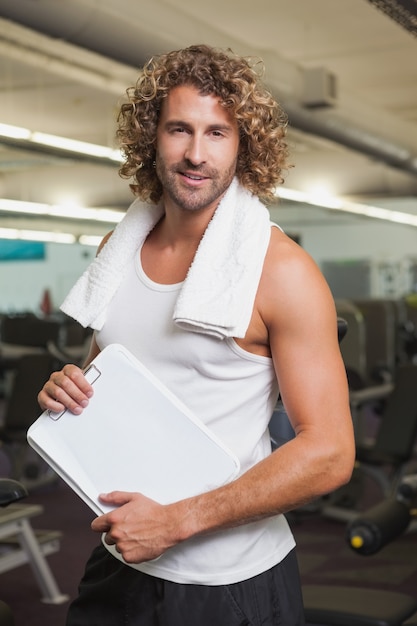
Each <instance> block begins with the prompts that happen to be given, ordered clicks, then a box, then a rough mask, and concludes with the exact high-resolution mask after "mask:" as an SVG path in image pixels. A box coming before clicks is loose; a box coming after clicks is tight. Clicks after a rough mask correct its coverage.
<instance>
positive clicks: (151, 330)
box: [96, 252, 295, 585]
mask: <svg viewBox="0 0 417 626" xmlns="http://www.w3.org/2000/svg"><path fill="white" fill-rule="evenodd" d="M180 289H181V283H180V284H174V285H161V284H157V283H155V282H153V281H152V280H150V279H149V278H148V277H147V276H146V275H145V273H144V271H143V269H142V266H141V263H140V253H139V252H138V254H137V255H136V258H135V263H132V264H131V267H130V268H129V269H128V271H127V273H126V276H125V278H124V280H123V281H122V284H121V286H120V287H119V289H118V291H117V292H116V294H115V296H114V298H113V300H112V301H111V303H110V305H109V307H108V311H107V319H106V322H105V324H104V326H103V328H102V330H100V331H99V332H97V333H96V339H97V343H98V345H99V347H100V349H103V348H104V347H105V346H107V345H108V344H110V343H120V344H122V345H124V346H125V347H126V348H128V349H129V350H130V351H131V352H132V353H133V354H135V355H136V357H137V358H138V359H140V360H141V361H142V362H143V363H144V364H145V365H146V366H147V367H148V368H149V369H150V370H151V371H152V372H153V373H154V374H156V375H157V376H158V377H159V379H160V380H161V381H162V382H163V383H164V384H165V385H166V386H167V387H168V388H169V389H171V391H172V392H173V393H175V394H176V395H177V396H178V397H179V398H180V399H181V400H182V401H183V402H184V403H185V404H186V405H187V406H188V407H189V408H190V409H191V410H192V411H193V412H194V413H195V415H197V416H198V417H199V418H200V419H201V420H202V421H203V422H204V423H205V424H206V425H207V426H208V427H209V428H210V429H212V430H213V432H214V433H215V434H216V435H217V436H218V437H220V438H221V440H222V441H223V442H224V443H225V445H226V446H228V447H229V448H230V449H231V450H232V451H233V452H234V453H235V454H236V455H237V457H238V458H239V461H240V465H241V473H243V472H245V471H246V470H247V469H249V468H250V467H252V466H253V465H254V464H255V463H257V462H258V461H260V460H261V459H263V458H265V457H266V456H267V455H269V454H270V452H271V446H270V439H269V433H268V423H269V420H270V417H271V414H272V411H273V409H274V407H275V404H276V400H277V396H278V385H277V381H276V377H275V373H274V368H273V365H272V359H270V358H268V357H264V356H259V355H255V354H252V353H249V352H247V351H245V350H243V349H242V348H240V347H239V346H238V345H237V343H236V342H235V341H234V340H233V339H224V340H221V339H216V338H214V337H211V336H208V335H204V334H202V333H194V332H190V331H185V330H181V329H179V328H178V327H177V326H176V325H175V324H174V322H173V321H172V314H173V310H174V305H175V301H176V298H177V296H178V293H179V290H180ZM172 445H175V441H173V442H172ZM167 471H169V468H167ZM294 545H295V542H294V538H293V536H292V534H291V531H290V529H289V527H288V524H287V521H286V519H285V517H284V516H283V515H278V516H275V517H271V518H268V519H265V520H261V521H257V522H252V523H250V524H246V525H243V526H238V527H237V528H232V529H227V530H223V531H218V532H215V533H211V534H209V535H205V536H200V537H194V538H192V539H189V540H187V541H184V542H182V543H180V544H178V545H177V546H174V547H173V548H171V549H169V550H168V551H167V552H166V553H165V554H163V555H162V556H161V557H159V558H158V559H156V560H154V561H148V562H146V563H142V564H140V565H136V566H135V567H137V569H140V570H141V571H143V572H146V573H148V574H151V575H153V576H157V577H159V578H164V579H165V580H170V581H173V582H179V583H193V584H204V585H223V584H232V583H234V582H238V581H241V580H245V579H247V578H250V577H252V576H256V575H257V574H260V573H261V572H263V571H266V570H267V569H269V568H270V567H272V566H273V565H275V564H276V563H278V562H280V561H281V560H282V559H283V558H284V557H285V556H286V555H287V554H288V552H289V551H290V550H291V549H292V548H293V547H294Z"/></svg>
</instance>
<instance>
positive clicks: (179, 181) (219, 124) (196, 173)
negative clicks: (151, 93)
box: [156, 85, 239, 211]
mask: <svg viewBox="0 0 417 626" xmlns="http://www.w3.org/2000/svg"><path fill="white" fill-rule="evenodd" d="M156 139H157V144H156V147H157V149H156V173H157V175H158V178H159V180H160V181H161V184H162V187H163V198H164V201H165V207H166V205H167V203H172V204H174V205H175V206H177V207H178V208H180V209H182V210H186V211H197V210H200V209H215V208H216V206H217V204H218V203H219V201H220V199H221V197H222V196H223V195H224V193H225V192H226V190H227V188H228V187H229V185H230V183H231V182H232V179H233V176H234V175H235V172H236V162H237V154H238V149H239V131H238V127H237V123H236V121H235V120H234V119H233V118H232V117H231V115H230V113H229V112H228V111H227V109H225V108H223V107H222V106H221V105H220V103H219V99H218V98H217V97H216V96H213V95H201V94H200V93H199V92H198V90H197V89H196V88H195V87H191V86H188V85H184V86H181V87H175V88H174V89H172V90H171V91H170V93H169V95H168V97H167V98H166V99H165V100H164V102H163V105H162V108H161V115H160V119H159V123H158V129H157V135H156Z"/></svg>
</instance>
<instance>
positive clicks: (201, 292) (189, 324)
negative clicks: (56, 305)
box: [61, 179, 271, 339]
mask: <svg viewBox="0 0 417 626" xmlns="http://www.w3.org/2000/svg"><path fill="white" fill-rule="evenodd" d="M162 215H163V207H162V205H161V204H160V205H158V206H155V205H150V204H145V203H143V202H141V201H139V200H135V201H134V202H133V203H132V204H131V206H130V207H129V209H128V211H127V213H126V215H125V217H124V218H123V219H122V221H121V222H119V224H118V225H117V226H116V228H115V230H114V232H113V234H112V236H111V237H110V239H109V240H108V242H107V243H106V245H105V246H104V247H103V249H102V250H101V252H100V253H99V255H98V256H97V257H96V258H95V260H94V261H93V262H92V263H91V264H90V266H89V267H88V268H87V270H86V271H85V272H84V274H83V275H82V276H81V278H80V279H79V280H78V281H77V283H76V284H75V285H74V287H73V288H72V289H71V291H70V292H69V294H68V296H67V297H66V299H65V301H64V303H63V304H62V306H61V309H62V311H63V312H64V313H66V314H67V315H70V316H71V317H73V318H74V319H76V320H77V321H78V322H79V323H80V324H82V325H83V326H91V327H92V328H94V329H96V330H100V329H101V328H102V326H103V324H104V322H105V319H106V310H107V305H108V304H109V302H110V300H111V299H112V297H113V295H114V294H115V292H116V290H117V288H118V287H119V285H120V283H121V281H122V279H123V276H124V271H125V268H126V267H127V264H128V263H129V262H130V261H131V259H132V258H133V257H134V255H135V254H136V252H137V250H138V248H139V247H140V246H141V244H142V243H143V241H144V240H145V239H146V237H147V235H148V234H149V232H150V231H151V230H152V228H153V227H154V225H155V224H156V223H157V222H158V221H159V219H160V217H161V216H162ZM270 234H271V222H270V217H269V212H268V209H267V208H266V207H265V206H264V205H263V204H262V203H261V202H260V201H259V199H258V198H257V197H256V196H254V195H252V194H251V193H250V192H248V191H247V190H246V189H244V188H243V187H242V186H241V185H240V184H239V183H238V181H237V179H234V180H233V182H232V184H231V185H230V187H229V189H228V190H227V192H226V194H225V195H224V197H223V199H222V200H221V202H220V203H219V206H218V207H217V209H216V212H215V214H214V215H213V218H212V219H211V221H210V223H209V225H208V227H207V229H206V231H205V233H204V236H203V238H202V239H201V242H200V245H199V247H198V249H197V252H196V254H195V257H194V261H193V263H192V265H191V267H190V269H189V271H188V274H187V276H186V279H185V281H184V283H183V285H182V288H181V291H180V293H179V296H178V299H177V302H176V306H175V310H174V316H173V319H174V321H175V322H176V324H178V325H179V326H181V327H182V328H184V329H187V330H190V331H196V332H202V333H207V334H210V335H213V336H216V337H219V338H221V339H223V338H225V337H237V338H242V337H244V336H245V333H246V330H247V328H248V325H249V322H250V319H251V315H252V309H253V304H254V301H255V296H256V292H257V289H258V284H259V280H260V277H261V273H262V267H263V263H264V259H265V254H266V251H267V248H268V244H269V240H270Z"/></svg>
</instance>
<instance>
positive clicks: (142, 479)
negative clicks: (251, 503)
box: [27, 344, 239, 515]
mask: <svg viewBox="0 0 417 626" xmlns="http://www.w3.org/2000/svg"><path fill="white" fill-rule="evenodd" d="M84 374H85V376H86V378H87V379H88V380H89V382H90V383H91V384H92V385H93V388H94V395H93V397H92V398H91V399H90V402H89V405H88V407H87V408H85V409H84V410H83V412H82V413H81V415H75V414H74V413H71V412H70V411H69V410H65V411H63V412H62V413H53V412H51V411H45V412H44V413H42V415H41V416H40V417H39V418H38V419H37V420H36V421H35V422H34V423H33V424H32V426H31V427H30V428H29V430H28V433H27V439H28V442H29V444H30V446H31V447H32V448H33V449H34V450H36V452H37V453H38V454H39V455H40V456H41V457H42V458H43V459H44V460H45V461H46V462H47V463H48V464H49V465H50V466H51V467H52V468H53V469H54V470H55V472H56V473H57V474H58V475H59V476H61V478H62V479H63V480H64V481H65V482H67V483H68V485H70V487H71V488H72V489H73V490H74V491H75V492H76V493H77V494H78V495H79V496H80V498H82V499H83V500H84V501H85V502H86V503H87V504H88V505H89V506H90V508H91V509H92V510H93V511H94V512H95V513H96V514H97V515H101V514H102V513H106V512H108V511H109V510H111V508H113V507H108V506H106V505H104V504H103V503H102V502H100V501H99V499H98V495H99V494H100V493H108V492H110V491H113V490H121V491H131V492H141V493H143V494H144V495H146V496H148V497H149V498H152V499H153V500H156V501H157V502H159V503H161V504H168V503H170V502H174V501H178V500H181V499H183V498H187V497H190V496H193V495H198V494H200V493H203V492H205V491H209V490H211V489H214V488H216V487H219V486H221V485H223V484H226V483H227V482H229V481H231V480H233V479H234V478H235V477H236V476H237V474H238V472H239V461H238V459H237V458H236V456H235V455H234V454H233V453H232V452H231V451H229V450H228V449H227V448H226V447H225V446H224V445H223V443H222V442H221V441H220V440H219V439H218V438H217V437H216V436H215V435H214V434H213V433H212V432H211V431H210V430H209V429H208V428H207V427H206V426H205V425H204V424H203V422H202V421H201V420H199V419H198V418H197V417H196V416H195V415H193V414H192V412H191V411H189V410H188V409H187V407H186V406H185V405H184V404H183V403H182V402H181V401H180V400H179V399H178V398H177V397H176V396H175V395H174V394H173V393H172V392H170V391H169V390H168V389H167V388H166V387H165V386H164V385H163V384H162V383H161V382H160V381H159V380H158V379H157V378H156V377H155V376H154V375H153V374H152V373H151V372H150V371H149V370H148V369H147V368H146V367H145V366H144V365H143V364H142V363H140V361H138V360H137V359H136V357H134V356H133V355H132V354H131V353H130V352H129V351H128V350H126V348H124V347H123V346H121V345H119V344H111V345H109V346H107V347H106V348H105V349H104V350H103V351H102V352H101V353H100V354H99V355H98V356H97V357H96V358H95V359H94V360H93V361H92V362H91V364H90V366H89V367H88V368H87V370H86V371H85V372H84Z"/></svg>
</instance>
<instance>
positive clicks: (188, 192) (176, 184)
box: [156, 156, 237, 211]
mask: <svg viewBox="0 0 417 626" xmlns="http://www.w3.org/2000/svg"><path fill="white" fill-rule="evenodd" d="M236 163H237V159H236V161H235V162H234V163H232V165H231V166H230V168H229V169H228V170H225V171H223V172H219V171H218V170H215V169H207V168H200V167H192V166H190V164H189V163H178V164H176V165H173V166H172V167H171V168H169V169H168V168H167V167H166V166H165V164H164V163H163V161H162V160H161V159H160V158H158V156H157V157H156V174H157V176H158V178H159V180H160V182H161V185H162V187H163V190H164V193H165V194H167V196H168V197H169V198H170V199H171V200H172V201H173V202H174V203H175V204H176V205H177V206H178V207H179V208H180V209H182V210H183V211H199V210H201V209H204V208H205V207H207V206H209V205H211V204H212V203H214V202H215V201H216V200H218V199H220V197H221V196H223V194H224V193H225V192H226V191H227V189H228V188H229V186H230V184H231V182H232V180H233V177H234V175H235V173H236ZM185 170H186V171H188V172H191V171H193V172H194V173H195V175H196V176H205V177H207V178H208V180H207V181H206V183H205V185H204V188H195V189H193V188H186V187H184V186H183V185H182V184H181V181H180V180H179V172H183V171H185Z"/></svg>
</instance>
